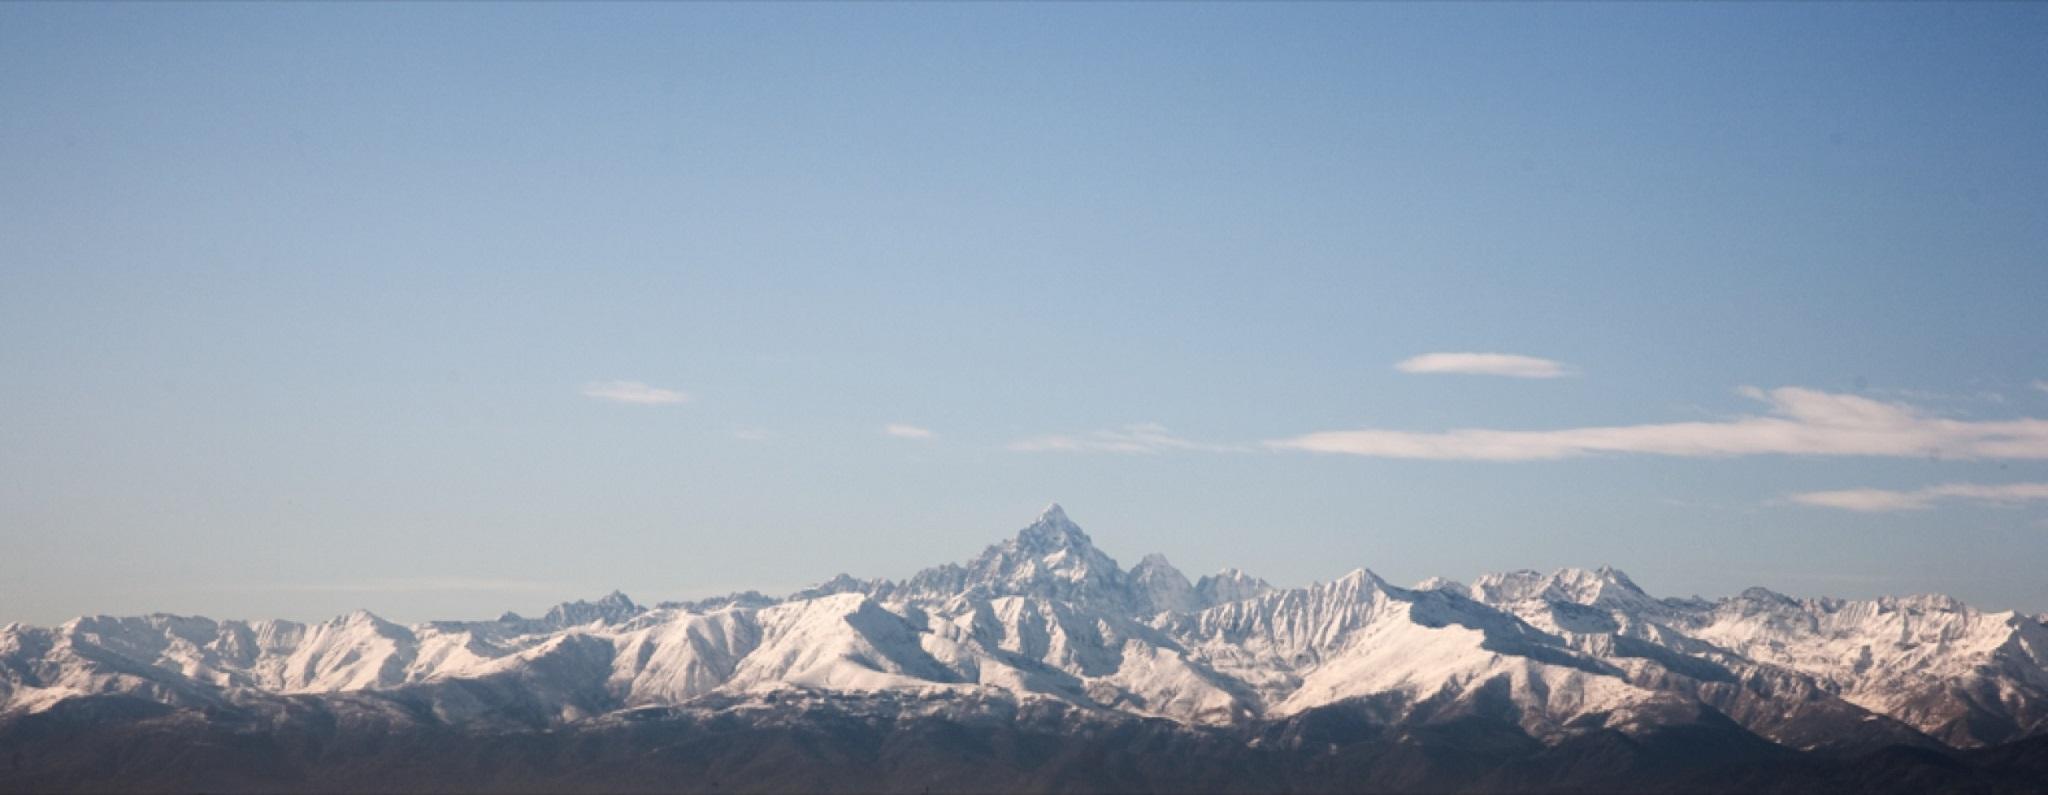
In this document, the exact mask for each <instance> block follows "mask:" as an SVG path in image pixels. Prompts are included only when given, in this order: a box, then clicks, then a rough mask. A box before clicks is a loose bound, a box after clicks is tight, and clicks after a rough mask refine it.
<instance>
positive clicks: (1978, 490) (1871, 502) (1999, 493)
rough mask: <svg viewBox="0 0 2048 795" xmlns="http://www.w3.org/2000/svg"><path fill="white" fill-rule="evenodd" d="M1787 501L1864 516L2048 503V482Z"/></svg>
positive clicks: (1810, 495)
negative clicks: (1951, 503)
mask: <svg viewBox="0 0 2048 795" xmlns="http://www.w3.org/2000/svg"><path fill="white" fill-rule="evenodd" d="M1785 499H1787V500H1790V501H1792V502H1796V503H1799V504H1800V505H1812V506H1816V507H1820V508H1839V509H1842V510H1845V511H1861V512H1864V513H1887V512H1891V511H1918V510H1924V509H1927V508H1932V507H1934V504H1935V503H1936V502H1940V501H1944V500H1966V501H1972V502H1993V503H2021V502H2032V501H2036V500H2048V483H1996V484H1985V483H1943V484H1941V485H1939V486H1928V487H1927V488H1924V489H1913V490H1911V491H1890V490H1886V489H1842V490H1840V491H1809V492H1804V493H1801V494H1789V495H1786V497H1785Z"/></svg>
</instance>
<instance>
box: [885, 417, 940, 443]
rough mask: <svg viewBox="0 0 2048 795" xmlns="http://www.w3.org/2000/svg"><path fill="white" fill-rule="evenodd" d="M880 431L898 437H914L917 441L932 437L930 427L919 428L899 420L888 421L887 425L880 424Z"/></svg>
mask: <svg viewBox="0 0 2048 795" xmlns="http://www.w3.org/2000/svg"><path fill="white" fill-rule="evenodd" d="M882 433H885V434H888V435H890V436H894V437H896V438H898V439H916V440H919V441H923V440H925V439H930V438H932V436H934V434H933V433H932V431H931V429H930V428H920V427H918V426H915V425H906V424H904V423H900V422H892V423H889V424H888V425H884V426H882Z"/></svg>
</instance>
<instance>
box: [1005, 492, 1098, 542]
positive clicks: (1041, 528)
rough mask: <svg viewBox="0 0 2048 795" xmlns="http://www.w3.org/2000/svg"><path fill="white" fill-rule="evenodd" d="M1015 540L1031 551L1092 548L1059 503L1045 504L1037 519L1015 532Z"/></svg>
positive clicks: (1085, 536) (1083, 533) (1087, 539)
mask: <svg viewBox="0 0 2048 795" xmlns="http://www.w3.org/2000/svg"><path fill="white" fill-rule="evenodd" d="M1017 542H1018V543H1019V544H1020V545H1022V546H1023V547H1025V548H1026V549H1030V550H1033V551H1040V552H1050V551H1053V550H1059V549H1077V548H1092V547H1093V546H1094V542H1093V541H1092V540H1091V539H1089V538H1088V534H1087V533H1085V532H1082V531H1081V526H1080V525H1077V524H1074V521H1073V520H1072V519H1068V518H1067V512H1066V510H1065V509H1062V508H1061V507H1060V504H1059V503H1056V502H1055V503H1053V504H1051V505H1047V506H1045V510H1043V511H1040V512H1039V514H1038V519H1037V520H1036V521H1033V522H1032V523H1031V526H1030V527H1026V528H1024V529H1023V530H1020V531H1018V533H1017Z"/></svg>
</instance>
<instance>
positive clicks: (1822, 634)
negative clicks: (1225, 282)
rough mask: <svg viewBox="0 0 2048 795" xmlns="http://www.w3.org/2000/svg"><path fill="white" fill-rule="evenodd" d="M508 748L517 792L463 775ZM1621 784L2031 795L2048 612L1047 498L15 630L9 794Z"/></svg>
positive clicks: (3, 784) (2040, 741)
mask: <svg viewBox="0 0 2048 795" xmlns="http://www.w3.org/2000/svg"><path fill="white" fill-rule="evenodd" d="M380 738H381V739H380ZM392 738H409V739H407V740H406V741H405V742H399V741H398V740H395V739H392ZM1033 743H1037V745H1033ZM955 746H957V747H955ZM1034 748H1035V749H1038V750H1032V749H1034ZM179 749H183V750H182V751H181V750H179ZM890 749H895V750H893V751H892V750H890ZM949 749H950V750H949ZM1134 749H1150V750H1149V751H1144V752H1142V753H1141V752H1140V751H1139V750H1134ZM110 760H113V761H110ZM491 760H496V765H497V766H496V767H491V768H490V769H492V770H495V771H499V773H500V774H502V775H501V776H500V777H497V778H493V777H491V776H481V777H476V776H471V777H467V778H465V777H462V776H457V775H454V774H451V773H449V772H448V771H449V770H472V771H473V770H475V769H476V768H477V766H478V765H490V764H492V762H491ZM1175 760H1178V761H1175ZM1447 760H1448V761H1447ZM1226 764H1227V765H1229V767H1228V768H1227V772H1226V771H1224V770H1221V769H1219V770H1212V771H1210V772H1209V773H1206V774H1204V773H1202V772H1201V771H1204V770H1208V769H1209V767H1211V766H1216V765H1226ZM1262 766H1263V767H1262ZM1262 770H1263V771H1266V772H1264V773H1260V772H1259V771H1262ZM1730 770H1736V771H1745V772H1743V773H1742V774H1741V775H1737V776H1734V777H1729V776H1730V775H1731V774H1729V772H1728V771H1730ZM506 771H511V772H506ZM520 771H523V772H520ZM749 771H751V772H749ZM1758 771H1768V772H1758ZM515 774H516V776H517V777H513V778H505V777H503V776H514V775H515ZM451 776H453V777H451ZM1244 776H1264V777H1263V778H1243V777H1244ZM1602 776H1609V777H1613V776H1621V777H1622V778H1615V779H1613V781H1625V782H1629V783H1630V785H1631V786H1630V787H1629V788H1630V789H1659V788H1665V785H1669V788H1672V789H1692V790H1708V791H1711V790H1715V789H1718V788H1724V787H1726V788H1740V789H1744V790H1749V791H1758V790H1769V789H1773V788H1778V787H1780V785H1782V788H1785V789H1787V790H1788V791H1790V790H1799V789H1805V788H1811V787H1816V786H1822V787H1842V786H1850V787H1861V786H1862V785H1868V788H1869V789H1872V790H1883V789H1886V788H1887V787H1890V788H1894V789H1896V788H1898V787H1900V786H1906V785H1910V787H1909V788H1910V789H1914V790H1939V789H1943V788H1952V789H1956V790H1957V791H2040V790H2039V789H2037V788H2036V786H2037V785H2038V786H2039V787H2048V783H2042V782H2048V624H2044V620H2043V618H2042V617H2040V616H2027V615H2021V614H2018V613H2015V612H1987V611H1982V610H1978V609H1976V608H1973V607H1971V606H1969V605H1966V604H1963V603H1961V602H1958V601H1956V600H1954V599H1951V598H1948V597H1944V596H1911V597H1900V598H1882V599H1876V600H1868V601H1850V600H1839V599H1795V598H1792V597H1788V596H1785V595H1781V594H1777V593H1773V592H1771V591H1767V590H1764V589H1760V588H1753V589H1750V590H1748V591H1744V592H1743V593H1741V594H1740V595H1737V596H1734V597H1729V598H1723V599H1718V600H1704V599H1699V598H1690V599H1672V598H1659V597H1655V596H1652V595H1650V594H1648V593H1645V592H1644V591H1643V589H1641V588H1639V587H1638V586H1637V585H1636V584H1635V583H1634V582H1632V581H1631V580H1630V579H1629V578H1628V576H1627V575H1625V574H1623V573H1622V572H1620V571H1616V570H1614V569H1610V568H1600V569H1596V570H1581V569H1564V570H1560V571H1556V572H1552V573H1548V574H1544V573H1538V572H1533V571H1517V572H1509V573H1504V574H1490V575H1486V576H1483V577H1480V578H1479V579H1478V580H1476V581H1474V582H1472V583H1471V584H1469V585H1467V584H1462V583H1457V582H1451V581H1446V580H1440V579H1432V580H1429V581H1425V582H1423V583H1420V584H1417V585H1415V586H1414V587H1399V586H1395V585H1392V584H1389V583H1388V582H1386V581H1384V580H1382V579H1381V578H1379V577H1378V576H1376V575H1374V574H1373V573H1372V572H1371V571H1368V570H1365V569H1358V570H1354V571H1352V572H1351V573H1349V574H1346V575H1344V576H1342V577H1339V578H1337V579H1335V580H1332V581H1329V582H1322V583H1316V584H1313V585H1309V586H1306V587H1300V588H1277V587H1274V586H1272V585H1270V584H1268V583H1267V582H1265V581H1264V580H1261V579H1259V578H1257V577H1253V576H1251V575H1249V574H1246V573H1244V572H1242V571H1237V570H1226V571H1223V572H1219V573H1217V574H1213V575H1208V576H1203V577H1200V578H1199V579H1194V580H1191V579H1190V578H1188V577H1187V576H1186V575H1184V574H1182V573H1181V572H1180V571H1179V570H1177V569H1175V568H1174V567H1173V565H1172V564H1170V563H1169V562H1167V560H1166V559H1165V558H1164V557H1161V556H1159V555H1148V556H1146V557H1145V558H1143V559H1142V560H1140V561H1139V562H1138V563H1137V564H1136V565H1135V566H1132V567H1130V568H1124V567H1123V566H1122V565H1120V564H1119V563H1118V562H1117V561H1116V560H1114V559H1113V558H1111V557H1110V556H1109V555H1107V554H1105V553H1104V552H1103V551H1102V550H1100V549H1098V548H1097V547H1096V546H1095V545H1094V543H1093V542H1092V540H1091V539H1090V538H1089V536H1088V535H1087V533H1085V532H1083V531H1082V529H1081V528H1080V527H1079V526H1077V525H1075V524H1074V523H1073V522H1072V521H1071V520H1069V519H1068V517H1067V516H1066V514H1065V512H1064V511H1062V510H1061V509H1060V508H1059V506H1057V505H1054V506H1051V507H1049V508H1047V509H1046V511H1045V512H1044V513H1043V514H1042V515H1040V516H1039V517H1038V518H1037V520H1036V521H1034V522H1032V523H1031V525H1030V526H1029V527H1026V528H1024V529H1023V530H1022V531H1021V532H1019V533H1018V534H1017V535H1016V536H1015V537H1014V538H1011V539H1008V540H1005V541H1003V542H1001V543H998V544H995V545H993V546H991V547H989V548H988V549H987V550H986V551H984V552H982V553H981V554H980V555H979V556H977V557H975V558H974V559H972V560H969V561H965V562H963V563H956V564H946V565H941V566H938V567H934V568H930V569H926V570H924V571H921V572H919V573H917V574H915V575H913V576H911V577H909V578H907V579H905V580H902V581H900V582H895V581H889V580H880V579H877V580H860V579H855V578H853V577H850V576H847V575H841V576H839V577H837V578H834V579H832V580H830V581H828V582H825V583H822V584H820V585H818V586H816V587H813V588H810V589H807V590H804V591H800V592H798V593H795V594H791V595H789V596H786V597H781V598H773V597H768V596H764V595H761V594H758V593H745V594H735V595H731V596H726V597H719V598H715V599H707V600H699V601H695V602H671V603H663V604H659V605H655V606H652V607H647V606H642V605H639V604H636V603H634V602H633V601H632V600H630V599H628V598H627V597H626V596H624V595H623V594H619V593H613V594H611V595H609V596H606V597H604V598H602V599H599V600H597V601H592V602H572V603H567V604H563V605H560V606H557V607H555V608H554V609H552V610H550V611H548V613H547V614H546V615H544V616H541V617H538V618H527V617H522V616H518V615H514V614H509V613H508V614H506V615H504V616H502V617H500V618H498V619H496V620H493V621H441V622H429V623H424V624H417V625H412V626H404V625H400V624H395V623H392V622H388V621H385V620H383V619H380V618H378V617H377V616H374V615H371V614H370V613H368V612H362V611H358V612H356V613H352V614H349V615H346V616H342V617H339V618H336V619H333V620H331V621H326V622H322V623H312V624H305V623H297V622H290V621H253V622H242V621H214V620H210V619H205V618H197V617H183V616H173V615H163V614H156V615H148V616H139V617H128V618H115V617H105V616H97V617H90V618H79V619H75V620H72V621H69V622H66V623H64V624H62V625H59V626H56V627H32V626H25V625H20V624H14V625H9V626H6V627H5V628H0V789H102V790H104V789H192V788H206V789H212V790H219V791H233V790H236V789H252V790H258V789H260V790H279V789H285V790H289V789H326V790H348V789H358V788H360V789H389V788H401V789H405V788H432V789H458V790H459V789H468V788H479V789H508V788H509V789H519V788H522V787H523V786H525V785H527V784H531V785H532V787H533V788H537V789H555V790H561V789H583V788H589V789H635V788H641V786H642V785H643V784H645V785H651V786H654V787H655V788H661V789H685V790H689V789H697V790H733V789H738V790H749V789H753V790H773V789H901V788H910V787H916V786H923V787H934V786H936V788H937V789H939V790H945V789H960V790H974V789H1081V790H1152V789H1179V790H1190V789H1193V790H1200V789H1211V788H1214V789H1243V788H1247V787H1249V788H1257V789H1290V790H1317V789H1336V790H1345V789H1348V790H1361V789H1364V790H1388V791H1424V790H1431V791H1442V790H1446V789H1459V790H1543V789H1556V788H1565V789H1571V788H1579V787H1582V786H1594V785H1598V784H1600V782H1603V781H1608V780H1609V779H1606V778H1602ZM641 777H645V779H644V780H643V778H641ZM1872 777H1876V778H1872ZM1844 782H1852V783H1848V784H1845V783H1844Z"/></svg>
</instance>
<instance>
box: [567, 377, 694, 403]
mask: <svg viewBox="0 0 2048 795" xmlns="http://www.w3.org/2000/svg"><path fill="white" fill-rule="evenodd" d="M583 396H584V397H590V398H596V399H598V400H609V401H611V402H613V403H633V404H637V405H642V406H659V405H665V404H671V403H682V402H684V401H687V400H689V399H690V395H689V393H687V392H680V391H677V390H674V389H662V388H660V387H652V386H648V385H646V384H643V383H640V382H639V381H592V382H590V383H588V384H584V385H583Z"/></svg>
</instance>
